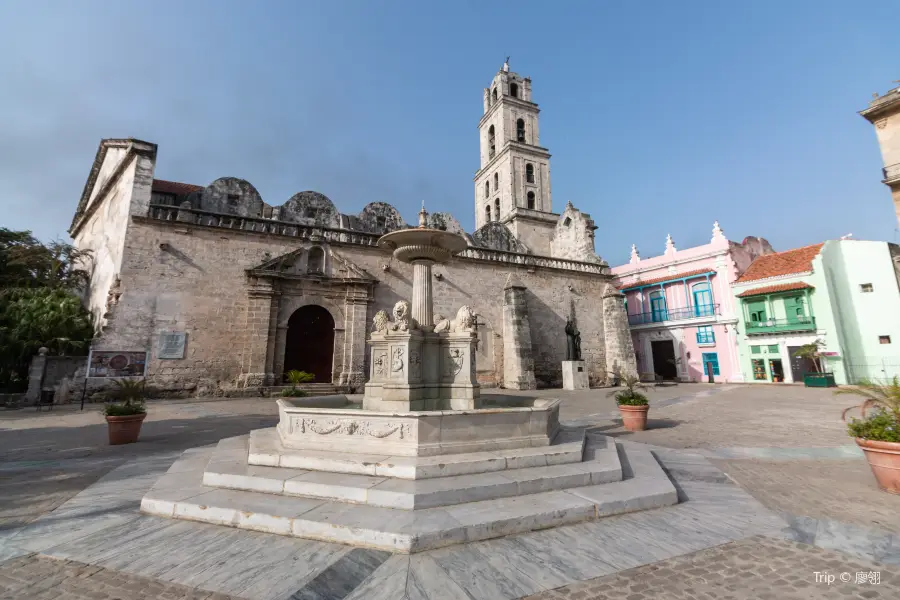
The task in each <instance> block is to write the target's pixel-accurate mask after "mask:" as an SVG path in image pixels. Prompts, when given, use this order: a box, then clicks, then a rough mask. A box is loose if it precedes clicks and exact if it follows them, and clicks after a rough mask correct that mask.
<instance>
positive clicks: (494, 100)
mask: <svg viewBox="0 0 900 600" xmlns="http://www.w3.org/2000/svg"><path fill="white" fill-rule="evenodd" d="M491 98H492V101H491V104H493V103H494V102H496V101H497V88H494V91H493V92H491Z"/></svg>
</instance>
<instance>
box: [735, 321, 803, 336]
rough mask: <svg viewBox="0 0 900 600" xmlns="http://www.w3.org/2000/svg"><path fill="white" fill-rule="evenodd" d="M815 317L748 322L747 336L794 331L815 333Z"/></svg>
mask: <svg viewBox="0 0 900 600" xmlns="http://www.w3.org/2000/svg"><path fill="white" fill-rule="evenodd" d="M815 330H816V318H815V317H796V318H793V319H768V320H766V321H747V335H764V334H767V333H785V332H792V331H815Z"/></svg>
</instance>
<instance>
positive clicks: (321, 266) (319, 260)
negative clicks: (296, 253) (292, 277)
mask: <svg viewBox="0 0 900 600" xmlns="http://www.w3.org/2000/svg"><path fill="white" fill-rule="evenodd" d="M324 271H325V251H324V250H322V249H321V248H319V247H318V246H313V247H312V248H310V249H309V258H308V259H307V261H306V272H307V273H322V272H324Z"/></svg>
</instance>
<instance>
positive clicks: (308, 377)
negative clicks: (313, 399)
mask: <svg viewBox="0 0 900 600" xmlns="http://www.w3.org/2000/svg"><path fill="white" fill-rule="evenodd" d="M285 375H286V376H287V379H288V381H290V382H291V387H289V388H288V389H286V390H282V391H281V395H282V396H285V397H291V398H302V397H303V396H305V395H306V392H304V391H303V390H301V389H298V388H297V385H298V384H301V383H309V382H310V381H312V380H314V379H315V378H316V376H315V374H313V373H307V372H306V371H297V370H296V369H292V370H290V371H288V372H287V373H286V374H285Z"/></svg>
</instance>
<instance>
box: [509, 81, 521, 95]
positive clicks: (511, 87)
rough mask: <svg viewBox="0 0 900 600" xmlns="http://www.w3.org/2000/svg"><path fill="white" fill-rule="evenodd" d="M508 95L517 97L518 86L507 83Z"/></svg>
mask: <svg viewBox="0 0 900 600" xmlns="http://www.w3.org/2000/svg"><path fill="white" fill-rule="evenodd" d="M509 95H510V96H513V97H515V98H518V97H519V86H518V85H516V84H515V83H511V84H509Z"/></svg>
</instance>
